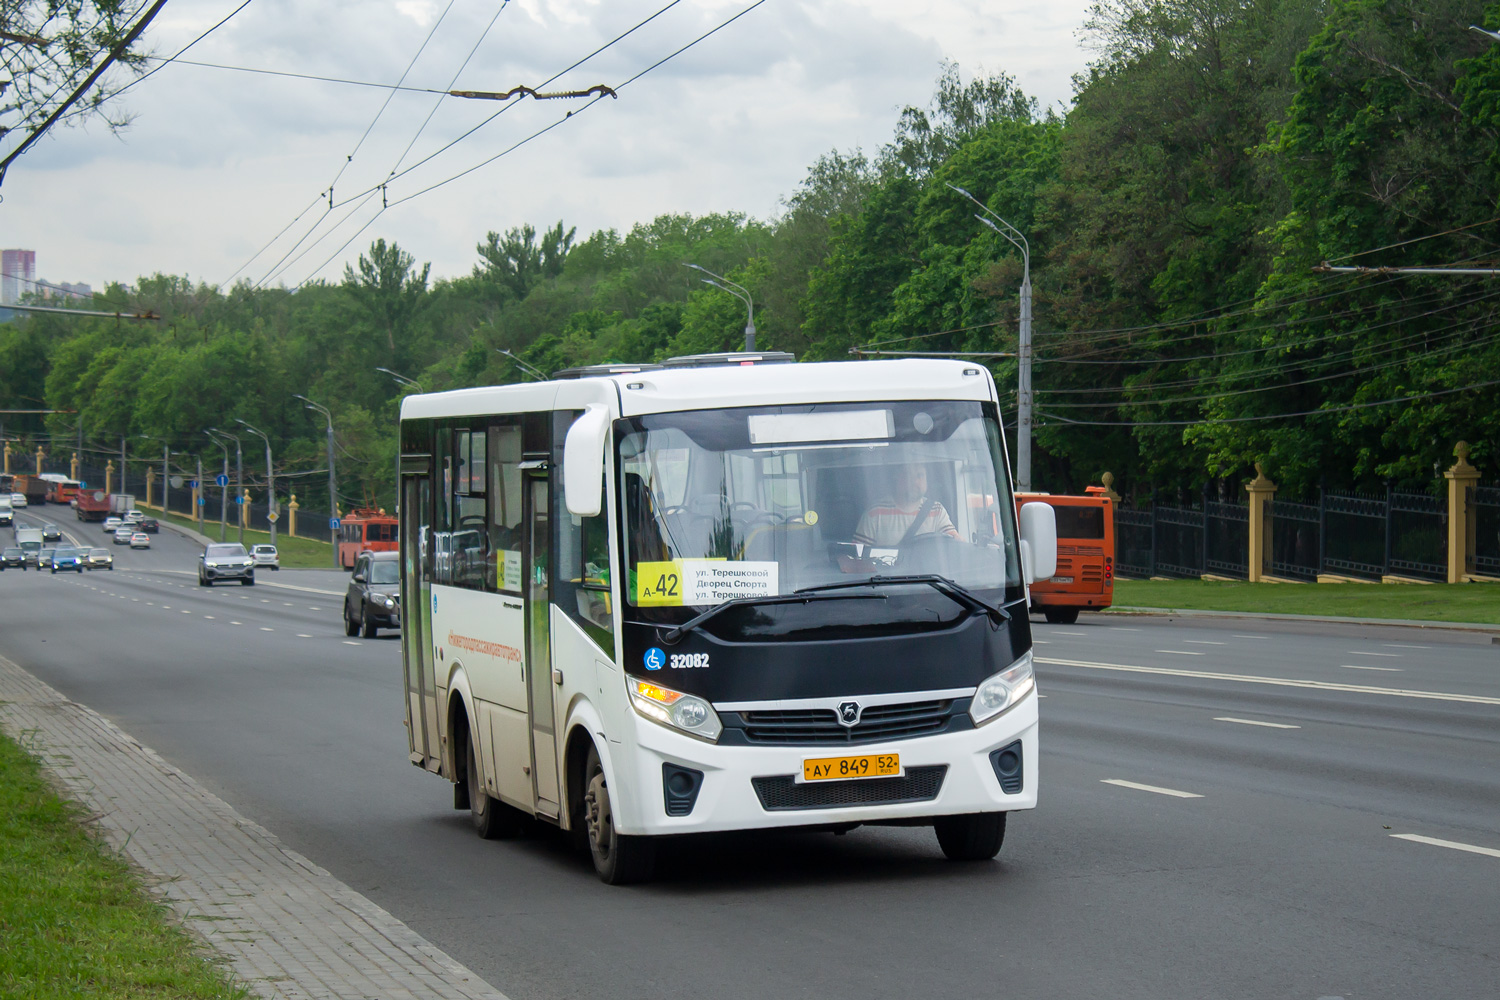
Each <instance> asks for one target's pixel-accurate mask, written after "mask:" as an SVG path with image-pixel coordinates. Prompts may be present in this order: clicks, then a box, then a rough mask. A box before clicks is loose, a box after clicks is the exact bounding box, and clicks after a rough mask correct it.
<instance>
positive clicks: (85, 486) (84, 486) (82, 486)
mask: <svg viewBox="0 0 1500 1000" xmlns="http://www.w3.org/2000/svg"><path fill="white" fill-rule="evenodd" d="M78 488H79V489H80V490H86V489H88V488H89V484H88V483H86V482H84V481H83V480H81V479H80V480H79V481H78Z"/></svg>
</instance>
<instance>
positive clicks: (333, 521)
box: [328, 517, 339, 531]
mask: <svg viewBox="0 0 1500 1000" xmlns="http://www.w3.org/2000/svg"><path fill="white" fill-rule="evenodd" d="M328 526H329V527H330V528H332V529H333V530H334V531H337V530H339V519H338V518H336V517H330V518H329V519H328Z"/></svg>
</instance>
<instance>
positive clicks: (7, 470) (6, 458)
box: [5, 441, 10, 476]
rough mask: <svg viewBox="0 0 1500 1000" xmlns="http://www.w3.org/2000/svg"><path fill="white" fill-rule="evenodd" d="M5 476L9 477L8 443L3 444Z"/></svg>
mask: <svg viewBox="0 0 1500 1000" xmlns="http://www.w3.org/2000/svg"><path fill="white" fill-rule="evenodd" d="M5 474H6V475H7V476H8V475H10V442H9V441H7V442H5Z"/></svg>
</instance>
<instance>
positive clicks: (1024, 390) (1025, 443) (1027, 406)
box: [944, 182, 1032, 493]
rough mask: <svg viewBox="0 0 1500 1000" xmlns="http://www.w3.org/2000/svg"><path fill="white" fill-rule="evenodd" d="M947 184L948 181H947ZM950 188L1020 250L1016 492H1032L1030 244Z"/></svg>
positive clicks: (982, 205) (985, 208) (976, 201)
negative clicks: (986, 216) (978, 210)
mask: <svg viewBox="0 0 1500 1000" xmlns="http://www.w3.org/2000/svg"><path fill="white" fill-rule="evenodd" d="M944 183H946V182H944ZM947 186H948V187H949V188H951V189H952V190H954V191H957V192H958V193H959V194H961V195H963V196H964V197H965V198H967V199H969V200H970V201H972V202H973V203H974V204H976V205H978V206H979V207H980V209H982V210H983V211H984V213H985V215H988V216H990V218H992V219H994V220H996V221H997V222H999V223H1000V226H1004V227H1005V228H1004V229H1002V228H1000V226H997V225H995V223H994V222H991V221H990V220H989V219H986V218H985V217H984V216H983V215H976V216H974V218H976V219H978V220H979V221H980V222H982V223H984V224H985V225H986V226H989V227H990V228H991V229H993V230H994V231H995V232H997V233H999V234H1000V235H1001V236H1004V237H1005V238H1006V239H1007V240H1009V241H1010V242H1011V243H1012V244H1014V245H1015V247H1016V249H1018V250H1020V251H1021V261H1022V264H1023V267H1024V270H1023V272H1022V277H1021V331H1020V338H1019V339H1020V345H1019V348H1018V350H1017V352H1016V355H1017V358H1018V359H1019V364H1018V365H1017V367H1018V368H1019V369H1020V377H1019V379H1018V380H1017V381H1018V384H1017V386H1016V390H1017V392H1016V491H1017V492H1020V493H1029V492H1031V423H1032V418H1031V406H1032V396H1031V244H1030V243H1028V242H1027V241H1026V237H1025V236H1022V235H1021V231H1020V230H1019V229H1017V228H1016V227H1015V226H1013V225H1011V224H1010V223H1009V222H1006V221H1005V220H1004V219H1002V218H1000V216H998V215H996V214H995V213H994V212H991V211H990V209H989V206H987V205H986V204H985V203H984V202H982V201H980V200H979V199H978V198H976V197H974V196H973V195H972V194H970V193H969V192H967V191H965V190H964V189H963V188H961V187H958V186H957V185H954V184H948V185H947Z"/></svg>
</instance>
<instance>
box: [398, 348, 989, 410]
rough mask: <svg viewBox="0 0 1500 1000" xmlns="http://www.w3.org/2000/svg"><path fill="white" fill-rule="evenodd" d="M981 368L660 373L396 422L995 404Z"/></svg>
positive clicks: (440, 405) (868, 364) (493, 392)
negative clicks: (889, 403)
mask: <svg viewBox="0 0 1500 1000" xmlns="http://www.w3.org/2000/svg"><path fill="white" fill-rule="evenodd" d="M994 393H995V389H994V382H993V380H992V378H991V377H990V374H989V371H988V369H986V368H984V367H983V366H982V365H975V364H969V363H966V362H962V361H945V360H937V359H925V358H924V359H913V360H906V361H834V362H821V363H810V364H768V365H744V366H740V365H723V366H717V367H702V368H664V369H660V370H655V371H640V372H632V373H627V374H619V375H605V376H601V377H597V378H583V379H567V380H553V381H549V382H529V383H521V384H519V385H504V386H485V387H480V388H474V389H455V390H453V391H451V392H440V393H430V394H426V395H417V396H407V397H406V398H405V399H403V400H402V401H401V419H403V420H410V419H413V418H420V417H460V416H465V415H468V414H481V413H521V412H526V411H534V410H553V409H571V408H582V407H583V406H585V405H587V404H588V403H591V402H593V403H608V404H612V406H611V408H612V409H616V408H617V409H618V412H619V413H621V414H622V415H624V416H635V415H637V414H642V413H664V412H671V411H676V410H701V409H722V408H726V407H732V406H775V405H778V404H788V405H794V404H798V403H857V402H864V401H872V402H873V401H876V400H884V399H972V400H979V401H987V400H991V399H993V398H994Z"/></svg>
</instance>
